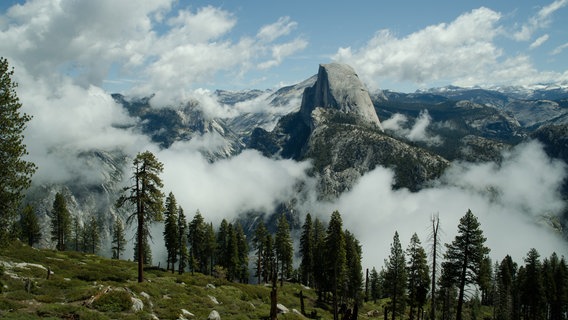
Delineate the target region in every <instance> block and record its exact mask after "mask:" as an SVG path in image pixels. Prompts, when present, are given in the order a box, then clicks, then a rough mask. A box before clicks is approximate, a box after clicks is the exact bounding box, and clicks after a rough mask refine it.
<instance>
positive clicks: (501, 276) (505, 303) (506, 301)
mask: <svg viewBox="0 0 568 320" xmlns="http://www.w3.org/2000/svg"><path fill="white" fill-rule="evenodd" d="M516 273H517V264H516V263H514V262H513V259H512V258H511V256H509V255H507V256H505V258H503V260H502V261H501V263H500V264H499V267H498V272H497V274H496V278H497V299H496V301H495V304H496V306H495V318H496V319H497V320H512V319H513V317H512V316H513V310H514V284H515V280H516V279H515V278H516Z"/></svg>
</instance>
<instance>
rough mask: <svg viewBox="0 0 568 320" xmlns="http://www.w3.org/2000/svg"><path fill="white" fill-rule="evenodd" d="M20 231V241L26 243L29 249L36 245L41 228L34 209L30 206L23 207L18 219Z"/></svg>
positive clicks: (39, 237)
mask: <svg viewBox="0 0 568 320" xmlns="http://www.w3.org/2000/svg"><path fill="white" fill-rule="evenodd" d="M20 229H21V235H22V241H24V242H25V243H27V244H28V245H29V246H30V247H32V246H33V245H34V244H36V243H38V242H39V240H40V239H41V227H40V225H39V221H38V218H37V216H36V214H35V212H34V208H33V207H32V206H31V205H27V206H25V207H24V210H23V212H22V215H21V217H20Z"/></svg>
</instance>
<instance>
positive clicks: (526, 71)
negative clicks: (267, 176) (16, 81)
mask: <svg viewBox="0 0 568 320" xmlns="http://www.w3.org/2000/svg"><path fill="white" fill-rule="evenodd" d="M567 16H568V0H556V1H522V2H519V1H514V2H513V1H435V2H424V1H393V2H389V3H388V4H385V2H381V1H353V2H346V1H335V2H329V1H279V2H272V1H172V0H149V1H144V2H143V3H142V4H139V2H138V1H120V2H116V1H110V0H103V1H97V2H92V1H68V0H41V1H15V0H8V1H3V2H2V3H1V4H0V43H1V44H0V52H2V55H4V56H7V57H8V58H9V59H10V61H11V62H12V64H13V65H16V66H18V67H19V68H23V69H26V71H27V72H28V73H30V75H31V76H33V77H36V78H51V79H52V78H53V77H54V75H57V76H59V80H58V81H60V80H62V79H63V80H65V79H66V78H69V79H70V80H71V81H73V82H74V83H75V84H77V85H80V86H83V87H88V86H96V87H100V88H102V89H104V90H106V91H108V92H116V91H118V92H125V93H132V94H143V93H144V92H162V91H163V92H168V94H170V95H176V96H178V97H179V98H182V99H183V98H184V97H187V96H188V95H191V91H192V90H195V89H198V88H207V89H217V88H220V89H229V90H239V89H250V88H258V89H266V88H277V87H279V86H282V85H287V84H292V83H296V82H299V81H302V80H304V79H306V78H308V77H309V76H311V75H313V74H315V73H316V72H317V68H318V64H319V63H329V62H331V61H339V62H344V63H348V64H350V65H351V66H353V67H354V68H355V70H356V71H357V72H358V73H359V75H360V77H361V78H362V79H363V80H364V81H365V83H366V84H367V85H368V86H369V87H370V89H372V90H373V89H378V88H382V89H391V90H399V91H414V90H416V89H418V88H426V87H433V86H443V85H449V84H455V85H462V86H473V85H524V84H531V83H547V82H558V81H566V80H567V79H568V72H567V70H568V26H567V22H566V21H567V19H565V17H567ZM50 81H53V79H52V80H50Z"/></svg>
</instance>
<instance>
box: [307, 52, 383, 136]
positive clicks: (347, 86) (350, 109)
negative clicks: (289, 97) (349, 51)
mask: <svg viewBox="0 0 568 320" xmlns="http://www.w3.org/2000/svg"><path fill="white" fill-rule="evenodd" d="M320 107H321V108H330V109H335V110H339V111H341V112H344V113H349V114H353V115H356V116H357V117H358V118H359V119H360V120H363V121H366V122H369V123H372V124H376V125H377V126H378V127H379V128H381V122H380V121H379V117H378V116H377V113H376V112H375V109H374V106H373V102H372V101H371V97H370V96H369V91H368V90H367V89H366V87H365V85H364V84H363V82H361V80H360V79H359V76H358V75H357V73H355V70H354V69H353V68H351V66H349V65H347V64H341V63H329V64H320V66H319V71H318V76H317V80H316V83H315V84H314V85H313V86H312V87H310V88H306V90H305V91H304V95H303V99H302V106H301V108H300V112H301V113H302V117H303V119H304V121H306V123H310V116H311V114H312V112H313V111H314V109H316V108H320Z"/></svg>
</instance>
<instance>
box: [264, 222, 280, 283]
mask: <svg viewBox="0 0 568 320" xmlns="http://www.w3.org/2000/svg"><path fill="white" fill-rule="evenodd" d="M264 248H265V250H264V256H263V258H262V261H264V266H263V269H262V272H263V273H262V277H263V279H264V282H265V283H267V282H272V283H275V281H276V279H274V278H276V277H278V271H277V269H278V268H277V267H276V255H275V254H274V239H273V237H272V235H271V234H270V233H268V232H267V233H266V238H265V239H264Z"/></svg>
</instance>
